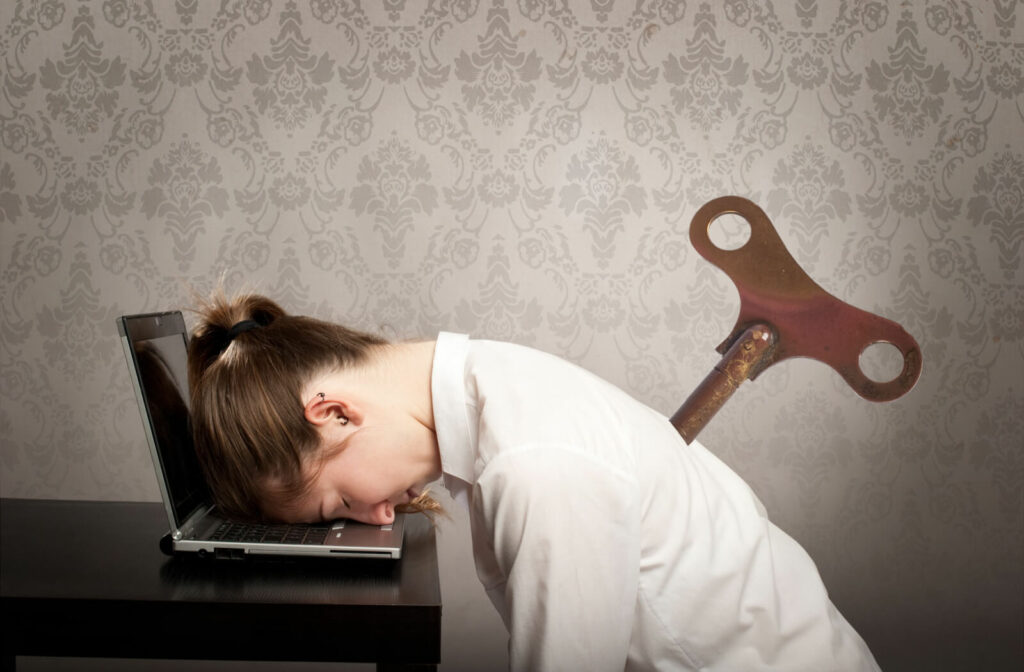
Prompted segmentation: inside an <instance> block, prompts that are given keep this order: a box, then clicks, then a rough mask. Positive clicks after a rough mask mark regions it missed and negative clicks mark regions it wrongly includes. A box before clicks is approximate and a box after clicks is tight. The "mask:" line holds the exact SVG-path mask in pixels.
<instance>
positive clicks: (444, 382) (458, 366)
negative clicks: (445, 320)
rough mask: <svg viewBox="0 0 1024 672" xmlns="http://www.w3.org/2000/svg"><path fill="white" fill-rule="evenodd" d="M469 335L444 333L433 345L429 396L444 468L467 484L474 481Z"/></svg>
mask: <svg viewBox="0 0 1024 672" xmlns="http://www.w3.org/2000/svg"><path fill="white" fill-rule="evenodd" d="M468 352H469V337H468V336H466V335H465V334H452V333H449V332H444V331H443V332H441V333H439V334H438V335H437V343H436V344H435V346H434V366H433V370H432V372H431V375H430V395H431V400H432V402H433V407H434V431H435V432H436V433H437V446H438V449H439V450H440V452H441V469H442V470H443V471H444V473H445V474H448V475H451V476H455V477H456V478H459V479H462V480H463V481H465V482H467V483H472V482H473V481H474V469H473V464H474V461H475V459H476V451H475V449H474V448H473V442H472V434H471V433H470V428H469V420H468V419H467V417H466V412H467V406H466V374H465V371H466V356H467V354H468Z"/></svg>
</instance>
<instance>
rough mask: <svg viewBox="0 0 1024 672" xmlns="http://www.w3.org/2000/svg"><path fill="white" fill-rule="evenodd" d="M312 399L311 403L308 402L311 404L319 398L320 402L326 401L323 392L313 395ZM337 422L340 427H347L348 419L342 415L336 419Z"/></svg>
mask: <svg viewBox="0 0 1024 672" xmlns="http://www.w3.org/2000/svg"><path fill="white" fill-rule="evenodd" d="M313 397H314V399H313V401H311V402H309V403H311V404H312V403H314V402H315V401H316V397H320V401H321V402H324V401H327V395H326V394H324V393H323V392H317V393H316V394H314V395H313ZM338 422H340V423H341V424H342V425H347V424H348V417H347V416H344V415H343V416H341V417H340V418H338Z"/></svg>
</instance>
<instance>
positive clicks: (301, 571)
mask: <svg viewBox="0 0 1024 672" xmlns="http://www.w3.org/2000/svg"><path fill="white" fill-rule="evenodd" d="M166 530H167V519H166V517H165V515H164V511H163V508H162V505H161V504H158V503H140V502H78V501H55V500H30V499H3V500H0V616H2V618H3V621H2V622H3V623H4V626H3V632H2V635H0V637H2V640H3V665H4V668H5V670H12V669H14V666H15V656H18V655H22V656H75V657H105V658H166V659H199V660H282V661H283V660H288V661H350V662H376V663H377V668H378V669H379V670H380V669H388V670H389V669H416V670H424V669H431V670H432V669H435V668H436V665H437V663H438V662H439V661H440V657H441V590H440V585H439V581H438V573H437V549H436V546H435V540H434V531H433V529H432V528H431V527H430V524H429V522H428V521H426V520H425V519H423V517H422V516H410V518H409V519H408V520H407V527H406V531H405V535H406V537H405V548H404V550H403V553H402V559H401V560H396V561H392V560H354V559H323V560H315V559H314V560H307V559H304V560H286V559H280V558H270V559H256V558H251V559H247V560H221V561H215V560H203V559H200V558H182V557H175V558H170V557H167V556H166V555H164V554H162V553H161V552H160V550H159V548H158V542H159V539H160V537H161V536H162V535H163V534H164V532H166Z"/></svg>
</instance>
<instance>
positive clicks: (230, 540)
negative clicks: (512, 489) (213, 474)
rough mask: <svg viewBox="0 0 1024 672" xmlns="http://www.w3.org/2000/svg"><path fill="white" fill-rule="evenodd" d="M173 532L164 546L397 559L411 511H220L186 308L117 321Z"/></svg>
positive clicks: (211, 553)
mask: <svg viewBox="0 0 1024 672" xmlns="http://www.w3.org/2000/svg"><path fill="white" fill-rule="evenodd" d="M117 328H118V332H119V334H120V336H121V344H122V345H123V346H124V352H125V357H126V358H127V360H128V369H129V371H130V372H131V379H132V386H133V387H134V389H135V396H136V398H137V399H138V402H139V412H140V413H141V414H142V425H143V428H144V430H145V434H146V440H147V442H148V443H149V449H150V453H151V455H152V457H153V466H154V468H155V470H156V480H157V484H158V485H159V486H160V496H161V498H162V499H163V502H164V507H165V508H166V510H167V521H168V523H169V525H170V533H169V534H168V535H167V536H166V537H165V538H164V540H163V541H162V542H161V547H162V548H163V549H164V550H165V552H187V553H197V554H199V555H201V556H204V557H214V558H236V559H237V558H245V557H247V556H249V555H289V556H321V557H332V558H391V559H397V558H399V557H401V555H402V541H403V538H404V531H405V516H406V514H397V515H396V516H395V521H394V523H392V524H390V525H366V524H364V523H360V522H357V521H354V520H347V519H344V518H342V519H338V520H334V521H331V522H329V523H322V524H313V525H277V524H265V525H264V524H256V525H254V524H248V523H241V522H237V521H232V520H230V519H228V518H226V517H224V516H222V515H220V514H219V513H218V511H217V509H216V507H215V506H214V504H213V499H212V497H211V496H210V490H209V487H208V485H207V483H206V479H205V477H204V475H203V472H202V469H201V467H200V466H199V460H198V458H197V457H196V453H195V448H194V447H193V443H192V426H191V420H190V416H189V394H188V345H187V344H188V332H187V330H186V328H185V320H184V318H183V317H182V314H181V312H180V311H173V312H165V313H148V314H145V315H126V316H122V317H120V318H118V320H117Z"/></svg>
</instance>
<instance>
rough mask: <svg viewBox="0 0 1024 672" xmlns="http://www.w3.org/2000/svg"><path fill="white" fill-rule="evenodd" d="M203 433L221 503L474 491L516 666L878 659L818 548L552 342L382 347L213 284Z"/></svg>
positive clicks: (395, 507)
mask: <svg viewBox="0 0 1024 672" xmlns="http://www.w3.org/2000/svg"><path fill="white" fill-rule="evenodd" d="M189 379H190V386H191V391H192V408H193V419H194V422H195V431H196V448H197V451H198V453H199V457H200V460H201V461H202V463H203V466H204V469H205V471H206V474H207V476H208V478H209V481H210V485H211V488H212V489H213V491H214V493H215V495H216V498H217V501H218V504H219V505H220V506H221V507H222V508H223V509H224V510H225V511H226V512H227V513H229V514H233V515H236V516H241V517H248V518H257V517H264V518H274V519H280V520H285V521H316V520H324V519H331V518H335V517H349V518H353V519H356V520H361V521H364V522H368V523H374V524H378V523H387V522H390V521H391V520H393V518H394V515H395V512H396V511H403V510H426V511H430V510H436V509H437V508H438V506H437V504H436V502H434V500H432V499H431V498H430V497H429V495H426V487H427V484H428V483H431V482H433V481H435V480H437V479H442V483H443V485H444V487H445V488H447V489H448V490H449V492H450V493H451V494H452V497H453V499H454V500H455V501H456V502H458V503H460V504H462V505H464V506H466V507H468V509H469V512H470V521H471V525H472V538H473V554H474V559H475V562H476V567H477V574H478V577H479V579H480V581H481V582H482V583H483V585H484V588H485V589H486V590H487V593H488V595H489V597H490V598H491V601H492V602H493V603H494V605H495V607H496V608H497V610H498V612H499V613H500V614H501V616H502V618H503V620H504V622H505V625H506V627H507V628H508V630H509V634H510V645H509V654H510V662H511V667H512V668H513V669H515V670H555V669H562V670H580V669H586V670H605V669H607V670H622V669H630V670H634V669H635V670H671V669H678V670H692V669H711V670H742V671H747V670H806V671H808V672H810V671H813V672H822V671H824V670H876V669H877V666H876V665H875V663H874V660H873V658H872V656H871V653H870V652H869V651H868V649H867V647H866V645H865V644H864V642H863V641H862V640H861V638H860V637H859V636H858V635H857V633H856V632H855V631H854V630H853V628H852V627H851V626H850V625H849V624H848V623H847V622H846V620H845V619H844V618H843V617H842V615H840V614H839V612H838V611H836V609H835V608H834V607H833V605H832V604H831V602H830V601H829V599H828V595H827V593H826V591H825V588H824V586H823V585H822V582H821V579H820V577H819V576H818V573H817V570H816V568H815V567H814V564H813V562H812V561H811V559H810V558H809V557H808V556H807V554H806V553H805V552H804V551H803V549H802V548H800V546H799V545H798V544H797V543H796V542H795V541H793V540H792V539H791V538H790V537H788V536H787V535H786V534H785V533H784V532H782V531H781V530H779V529H778V528H776V527H775V526H773V525H772V524H771V523H770V522H769V521H768V520H767V518H766V517H765V513H764V509H763V508H762V507H761V505H760V503H759V502H758V500H757V498H756V497H755V496H754V495H753V493H752V492H751V491H750V489H749V488H748V487H747V486H746V484H745V483H744V482H743V481H742V480H741V479H740V478H739V477H738V476H737V475H736V474H734V473H733V472H732V471H731V470H730V469H729V468H728V467H726V466H725V465H724V464H723V463H722V462H720V461H719V460H717V459H716V458H715V457H714V456H713V455H711V454H710V453H709V452H708V451H707V450H705V449H704V448H703V447H702V446H700V445H699V444H697V443H694V444H691V445H690V446H686V445H685V444H684V443H683V441H682V439H681V438H680V437H679V435H678V434H677V433H676V431H675V429H673V428H672V426H671V425H670V424H669V422H668V421H667V420H666V419H665V417H664V416H662V415H660V414H658V413H656V412H655V411H653V410H651V409H649V408H647V407H646V406H644V405H642V404H640V403H639V402H637V401H636V400H634V399H632V398H631V397H629V396H628V395H626V394H625V393H623V392H622V391H620V390H618V389H616V388H615V387H613V386H612V385H610V384H608V383H606V382H604V381H602V380H601V379H599V378H597V377H596V376H594V375H592V374H590V373H588V372H586V371H584V370H582V369H580V368H578V367H576V366H574V365H572V364H570V363H568V362H565V361H563V360H560V359H558V358H556V357H553V356H550V355H546V354H543V353H540V352H537V351H534V350H530V349H527V348H523V347H520V346H516V345H511V344H506V343H496V342H488V341H475V340H469V339H468V338H467V337H465V336H460V335H455V334H447V333H442V334H440V335H439V336H438V338H437V340H436V341H423V342H415V343H399V344H388V343H386V342H384V341H382V340H381V339H378V338H377V337H374V336H371V335H367V334H362V333H358V332H354V331H351V330H349V329H346V328H344V327H341V326H338V325H334V324H329V323H325V322H321V321H318V320H314V319H311V318H306V317H298V316H292V315H288V314H286V313H285V312H284V311H283V310H282V309H281V308H280V307H279V306H277V305H276V304H275V303H274V302H273V301H271V300H269V299H267V298H265V297H260V296H243V297H240V298H237V299H234V300H228V299H226V298H224V297H219V298H215V299H214V300H213V301H212V302H211V303H210V304H209V305H207V306H205V307H204V308H203V310H202V311H201V321H200V324H199V325H198V327H197V328H196V330H195V333H194V335H193V338H192V341H191V344H190V348H189Z"/></svg>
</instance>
